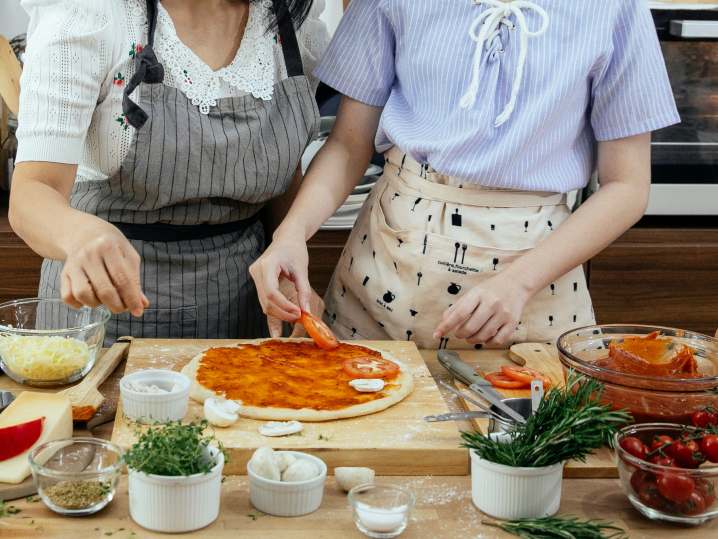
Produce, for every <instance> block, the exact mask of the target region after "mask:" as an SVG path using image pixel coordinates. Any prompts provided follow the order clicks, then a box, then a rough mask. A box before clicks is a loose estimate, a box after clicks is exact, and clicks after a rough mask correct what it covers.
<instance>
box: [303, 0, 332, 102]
mask: <svg viewBox="0 0 718 539" xmlns="http://www.w3.org/2000/svg"><path fill="white" fill-rule="evenodd" d="M323 11H324V0H314V2H313V4H312V8H311V9H310V10H309V15H308V16H307V19H306V20H305V21H304V23H303V24H302V26H301V27H300V28H299V30H298V31H297V41H298V42H299V52H300V53H301V55H302V64H303V65H304V74H305V75H306V76H307V78H309V83H310V84H311V86H312V91H314V92H315V91H316V90H317V86H318V85H319V79H317V78H316V77H315V76H314V75H313V74H312V72H313V71H314V68H315V67H317V64H318V63H319V59H320V58H321V57H322V54H323V53H324V50H325V49H326V48H327V45H328V44H329V32H328V30H327V25H326V24H325V23H324V21H321V20H319V16H320V15H321V14H322V12H323Z"/></svg>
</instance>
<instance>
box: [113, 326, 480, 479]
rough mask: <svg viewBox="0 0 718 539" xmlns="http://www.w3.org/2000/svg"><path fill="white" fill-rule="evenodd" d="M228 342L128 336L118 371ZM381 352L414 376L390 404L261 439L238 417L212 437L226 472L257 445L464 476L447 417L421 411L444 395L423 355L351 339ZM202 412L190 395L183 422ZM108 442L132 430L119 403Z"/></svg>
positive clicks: (241, 467) (394, 469)
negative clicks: (224, 455) (433, 418)
mask: <svg viewBox="0 0 718 539" xmlns="http://www.w3.org/2000/svg"><path fill="white" fill-rule="evenodd" d="M237 342H238V341H236V340H165V339H135V340H133V341H132V345H131V346H130V350H129V353H128V357H127V368H126V370H125V373H126V374H130V373H132V372H136V371H140V370H146V369H169V370H173V371H179V370H180V369H181V368H182V367H183V366H184V365H185V364H187V363H188V362H189V361H190V360H191V359H192V358H193V357H194V356H196V355H197V354H199V353H200V352H202V351H203V350H206V349H208V348H211V347H213V346H226V345H228V344H236V343H237ZM352 343H353V344H359V345H361V344H367V345H371V346H372V347H374V348H379V349H381V350H386V351H387V352H388V353H389V354H391V355H392V356H393V357H395V358H396V359H397V360H398V361H400V362H401V363H403V364H404V365H406V367H407V368H408V370H409V372H410V373H411V374H412V375H413V376H414V385H415V387H414V391H413V392H412V393H411V395H409V396H408V397H406V398H405V399H404V400H403V401H401V402H399V403H397V404H395V405H394V406H392V407H390V408H388V409H386V410H383V411H381V412H378V413H376V414H370V415H367V416H362V417H355V418H349V419H341V420H337V421H324V422H321V423H308V422H307V423H304V424H303V425H304V429H303V430H302V436H287V437H281V438H269V437H266V436H262V435H261V434H259V432H258V430H257V429H258V428H259V426H261V425H264V424H265V423H266V421H257V420H252V419H244V418H240V419H239V421H237V422H236V423H235V424H234V425H232V426H231V427H229V428H225V429H221V428H218V429H216V435H217V438H218V439H219V440H220V441H221V442H222V444H223V445H224V447H225V449H227V451H228V453H229V457H230V460H231V463H230V464H227V465H226V466H225V468H224V472H225V473H228V474H246V473H247V462H248V461H249V459H250V458H251V457H252V453H254V451H255V450H256V449H257V448H258V447H261V446H271V447H273V448H274V449H291V450H294V451H303V452H306V453H310V454H313V455H316V456H317V457H319V458H321V459H322V460H323V461H324V462H325V463H326V464H327V466H328V468H329V473H330V474H332V473H333V469H334V468H335V467H337V466H366V467H369V468H372V469H374V470H375V471H376V473H377V475H465V474H467V473H468V469H469V453H468V450H467V449H463V448H461V447H460V445H461V443H462V439H461V436H460V434H459V430H458V428H457V427H456V424H455V423H454V422H443V423H426V422H425V421H424V416H426V415H436V414H443V413H447V412H448V410H447V407H446V403H445V401H444V399H443V398H442V396H441V394H440V393H439V389H438V387H437V386H436V383H435V382H434V379H433V378H432V377H431V374H430V373H429V369H428V368H427V367H426V364H425V363H424V360H423V359H422V357H421V354H419V351H418V350H417V348H416V346H415V345H414V343H412V342H406V341H404V342H391V341H371V342H369V341H352ZM195 417H200V418H202V417H204V415H203V406H202V405H201V404H199V403H197V402H195V401H193V400H192V399H190V406H189V411H188V412H187V415H186V416H185V421H191V420H193V419H194V418H195ZM112 441H113V442H115V443H117V444H119V445H120V446H122V447H123V448H129V447H130V446H131V445H132V443H133V442H134V441H135V436H134V431H133V429H132V428H131V427H129V426H128V425H127V424H126V423H125V421H123V418H122V401H121V400H120V405H119V406H118V408H117V418H116V420H115V426H114V430H113V432H112Z"/></svg>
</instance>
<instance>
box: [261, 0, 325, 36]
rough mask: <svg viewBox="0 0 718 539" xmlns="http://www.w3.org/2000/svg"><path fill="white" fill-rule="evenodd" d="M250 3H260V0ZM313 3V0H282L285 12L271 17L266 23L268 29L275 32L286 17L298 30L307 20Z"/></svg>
mask: <svg viewBox="0 0 718 539" xmlns="http://www.w3.org/2000/svg"><path fill="white" fill-rule="evenodd" d="M251 1H252V2H261V1H262V0H251ZM313 3H314V0H284V4H285V5H286V7H287V10H286V11H285V12H283V13H277V14H276V16H274V17H271V20H269V21H267V27H268V29H269V30H270V31H276V30H277V29H278V28H279V26H280V24H281V23H283V22H284V21H285V20H286V18H287V17H289V18H290V19H291V21H292V25H293V26H294V28H297V29H298V28H299V27H300V26H302V24H304V21H305V20H306V19H307V15H309V10H310V9H312V4H313Z"/></svg>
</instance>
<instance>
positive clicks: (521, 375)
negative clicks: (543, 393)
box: [501, 367, 551, 389]
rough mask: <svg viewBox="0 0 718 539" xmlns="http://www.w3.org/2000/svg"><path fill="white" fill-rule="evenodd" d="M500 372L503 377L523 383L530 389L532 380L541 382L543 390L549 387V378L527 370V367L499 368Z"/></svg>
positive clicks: (540, 373) (532, 370)
mask: <svg viewBox="0 0 718 539" xmlns="http://www.w3.org/2000/svg"><path fill="white" fill-rule="evenodd" d="M501 372H502V373H504V375H505V376H508V377H509V378H513V379H514V380H517V381H519V382H523V383H524V384H525V385H527V386H529V387H531V381H532V380H541V381H542V382H543V387H544V389H546V388H547V387H548V386H550V385H551V378H549V377H548V376H546V375H545V374H544V373H542V372H539V371H536V370H534V369H529V368H528V367H501Z"/></svg>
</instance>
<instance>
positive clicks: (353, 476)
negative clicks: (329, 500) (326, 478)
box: [334, 467, 374, 492]
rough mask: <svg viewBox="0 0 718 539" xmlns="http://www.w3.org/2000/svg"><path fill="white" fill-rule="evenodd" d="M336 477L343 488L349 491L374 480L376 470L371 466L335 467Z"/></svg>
mask: <svg viewBox="0 0 718 539" xmlns="http://www.w3.org/2000/svg"><path fill="white" fill-rule="evenodd" d="M334 479H336V480H337V485H339V487H340V488H341V489H342V490H345V491H347V492H349V491H350V490H351V489H353V488H354V487H356V486H357V485H365V484H367V483H373V482H374V470H372V469H371V468H349V467H344V468H334Z"/></svg>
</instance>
